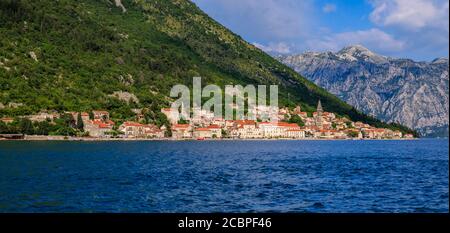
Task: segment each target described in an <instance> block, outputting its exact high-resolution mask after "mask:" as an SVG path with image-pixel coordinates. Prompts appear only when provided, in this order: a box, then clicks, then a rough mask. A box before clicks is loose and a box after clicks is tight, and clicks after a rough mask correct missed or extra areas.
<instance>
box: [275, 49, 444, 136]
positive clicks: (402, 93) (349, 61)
mask: <svg viewBox="0 0 450 233" xmlns="http://www.w3.org/2000/svg"><path fill="white" fill-rule="evenodd" d="M278 59H279V60H280V61H281V62H283V63H285V64H287V65H288V66H290V67H292V68H293V69H295V70H296V71H297V72H298V73H300V74H301V75H303V76H305V77H306V78H308V79H310V80H311V81H313V82H314V83H316V84H317V85H319V86H321V87H323V88H325V89H327V90H328V91H330V92H331V93H333V94H335V95H336V96H338V97H340V98H341V99H342V100H344V101H346V102H347V103H349V104H351V105H353V106H354V107H355V108H357V109H359V110H361V111H363V112H365V113H367V114H370V115H373V116H375V117H377V118H379V119H382V120H384V121H387V122H398V123H401V124H404V125H406V126H408V127H411V128H413V129H416V130H418V131H419V132H420V133H421V134H422V135H424V136H447V135H448V126H449V75H448V72H449V70H448V66H449V62H448V59H446V58H439V59H435V60H434V61H432V62H415V61H412V60H409V59H397V58H390V57H385V56H381V55H378V54H375V53H373V52H371V51H369V50H368V49H366V48H364V47H362V46H349V47H346V48H344V49H342V50H341V51H339V52H337V53H333V52H323V53H316V52H307V53H303V54H300V55H291V56H280V57H278Z"/></svg>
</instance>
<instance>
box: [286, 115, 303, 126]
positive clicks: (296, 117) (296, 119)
mask: <svg viewBox="0 0 450 233" xmlns="http://www.w3.org/2000/svg"><path fill="white" fill-rule="evenodd" d="M289 123H296V124H297V125H298V126H305V123H304V122H303V120H302V118H301V117H300V116H299V115H292V116H291V118H290V119H289Z"/></svg>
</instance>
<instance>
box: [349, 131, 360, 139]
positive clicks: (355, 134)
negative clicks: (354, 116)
mask: <svg viewBox="0 0 450 233" xmlns="http://www.w3.org/2000/svg"><path fill="white" fill-rule="evenodd" d="M358 135H359V133H358V132H356V131H350V132H348V133H347V136H349V137H351V138H357V137H358Z"/></svg>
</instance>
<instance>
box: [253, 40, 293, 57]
mask: <svg viewBox="0 0 450 233" xmlns="http://www.w3.org/2000/svg"><path fill="white" fill-rule="evenodd" d="M253 45H254V46H256V47H257V48H259V49H261V50H262V51H264V52H267V53H281V54H288V53H291V48H290V46H289V45H287V44H286V43H284V42H280V43H269V44H268V45H262V44H259V43H256V42H254V43H253Z"/></svg>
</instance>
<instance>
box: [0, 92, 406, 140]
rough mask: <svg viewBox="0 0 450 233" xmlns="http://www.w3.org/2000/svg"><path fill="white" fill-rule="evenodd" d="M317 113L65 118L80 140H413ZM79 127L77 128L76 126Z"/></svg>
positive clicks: (48, 116) (47, 115)
mask: <svg viewBox="0 0 450 233" xmlns="http://www.w3.org/2000/svg"><path fill="white" fill-rule="evenodd" d="M316 109H317V110H316V111H315V112H312V113H308V112H304V111H302V109H301V107H300V106H297V107H295V108H294V109H289V108H286V107H284V108H280V109H277V113H276V115H275V118H276V121H262V120H259V119H260V118H259V117H260V114H261V112H263V111H261V110H258V109H257V108H256V109H255V110H252V111H254V114H255V116H256V118H257V120H224V119H223V118H222V117H217V116H215V115H214V113H213V112H209V111H205V110H201V109H198V110H195V109H194V111H198V112H197V113H198V114H195V115H194V117H193V118H191V119H190V120H189V121H186V120H180V117H179V113H178V111H177V110H176V109H175V110H174V109H171V108H163V109H161V112H162V113H163V114H164V115H165V116H166V118H167V120H168V122H169V123H168V125H161V126H157V125H155V124H146V123H144V118H143V115H142V112H141V111H139V110H136V111H135V113H136V117H135V119H136V120H135V121H125V122H122V123H121V124H116V123H115V122H114V121H113V120H112V119H111V118H110V113H109V112H108V111H103V110H94V111H92V112H90V113H87V112H66V114H67V115H69V116H72V119H73V121H74V125H78V126H81V131H82V132H83V134H82V135H78V137H77V138H80V139H81V138H84V139H97V140H108V139H111V140H113V139H123V140H132V139H136V140H137V139H140V140H142V139H153V140H156V139H159V140H163V139H174V140H207V139H297V140H301V139H305V140H306V139H412V138H414V136H413V135H412V134H403V133H402V132H400V131H397V130H391V129H386V128H376V127H373V126H371V125H368V124H365V123H362V122H353V121H351V120H349V119H348V118H345V117H337V116H336V115H335V114H334V113H331V112H326V111H324V109H323V107H322V104H321V102H320V100H319V101H318V104H317V108H316ZM59 117H61V115H60V114H59V113H57V112H48V111H42V112H40V113H38V114H36V115H30V116H25V118H27V119H28V120H30V121H31V122H50V123H51V122H53V121H55V120H56V119H58V118H59ZM0 121H1V122H0V123H3V124H6V125H7V124H11V123H13V122H14V118H9V117H4V118H1V119H0ZM80 121H81V122H80ZM0 138H3V139H8V138H10V139H13V138H19V139H30V140H32V139H42V138H44V139H52V138H58V137H57V135H55V136H53V137H51V136H47V137H43V136H40V135H22V136H21V135H6V134H1V133H0Z"/></svg>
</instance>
